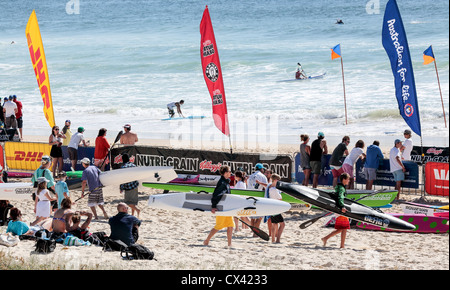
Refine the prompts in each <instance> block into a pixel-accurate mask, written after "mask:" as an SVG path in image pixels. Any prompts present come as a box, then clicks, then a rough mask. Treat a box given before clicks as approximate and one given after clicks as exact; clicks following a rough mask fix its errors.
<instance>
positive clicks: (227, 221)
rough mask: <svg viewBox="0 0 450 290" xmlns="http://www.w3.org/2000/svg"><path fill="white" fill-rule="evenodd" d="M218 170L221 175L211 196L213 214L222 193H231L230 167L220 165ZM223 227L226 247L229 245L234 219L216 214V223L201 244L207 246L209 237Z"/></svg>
mask: <svg viewBox="0 0 450 290" xmlns="http://www.w3.org/2000/svg"><path fill="white" fill-rule="evenodd" d="M219 172H220V175H221V177H220V179H219V182H217V185H216V188H215V189H214V193H213V197H212V198H211V212H212V213H213V214H215V213H216V212H217V211H218V209H217V204H218V203H219V202H220V200H221V199H222V196H223V195H224V194H231V190H230V176H231V169H230V167H229V166H228V165H223V166H222V167H220V171H219ZM223 228H227V240H228V247H231V238H232V236H233V229H234V220H233V217H231V216H216V225H215V226H214V228H212V229H211V231H210V232H209V235H208V237H207V238H206V240H205V241H204V242H203V245H205V246H208V244H209V241H210V240H211V238H212V237H213V236H214V235H215V234H216V233H217V232H218V231H220V230H221V229H223Z"/></svg>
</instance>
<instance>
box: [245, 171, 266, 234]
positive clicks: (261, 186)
mask: <svg viewBox="0 0 450 290" xmlns="http://www.w3.org/2000/svg"><path fill="white" fill-rule="evenodd" d="M265 171H266V168H265V167H264V165H262V164H261V163H257V164H256V165H255V172H253V173H252V174H251V175H250V176H249V177H248V180H247V184H248V189H253V190H261V191H264V190H265V188H266V187H267V185H268V184H269V181H268V180H267V177H266V175H265V174H264V172H265ZM261 221H262V217H260V216H253V217H250V225H251V226H253V227H257V228H259V225H260V224H261ZM253 236H256V235H255V234H253Z"/></svg>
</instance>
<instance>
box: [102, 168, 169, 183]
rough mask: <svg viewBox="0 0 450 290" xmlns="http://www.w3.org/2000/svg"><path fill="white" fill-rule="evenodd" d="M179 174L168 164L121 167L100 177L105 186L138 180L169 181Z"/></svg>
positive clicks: (103, 173)
mask: <svg viewBox="0 0 450 290" xmlns="http://www.w3.org/2000/svg"><path fill="white" fill-rule="evenodd" d="M177 177H178V175H177V173H176V172H175V170H173V167H168V166H137V167H127V168H119V169H114V170H109V171H105V172H102V173H100V175H99V179H100V182H101V183H102V184H103V186H119V185H120V184H123V183H128V182H132V181H135V180H138V181H140V182H143V181H144V180H145V181H147V182H163V183H164V182H169V181H170V180H173V179H175V178H177Z"/></svg>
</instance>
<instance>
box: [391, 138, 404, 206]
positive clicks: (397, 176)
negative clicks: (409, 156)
mask: <svg viewBox="0 0 450 290" xmlns="http://www.w3.org/2000/svg"><path fill="white" fill-rule="evenodd" d="M402 146H403V145H402V141H401V140H399V139H396V140H395V141H394V147H392V149H391V151H390V152H389V166H390V170H391V172H392V174H393V175H394V181H395V190H397V191H398V194H397V199H399V198H400V189H401V187H402V181H403V180H405V172H406V168H405V166H404V165H403V162H402V153H401V151H400V148H401V147H402Z"/></svg>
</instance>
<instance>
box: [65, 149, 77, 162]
mask: <svg viewBox="0 0 450 290" xmlns="http://www.w3.org/2000/svg"><path fill="white" fill-rule="evenodd" d="M67 152H68V153H69V159H70V160H78V150H77V149H75V148H73V147H67Z"/></svg>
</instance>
